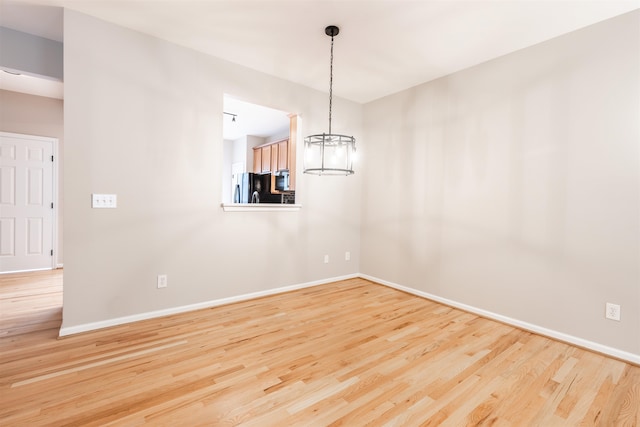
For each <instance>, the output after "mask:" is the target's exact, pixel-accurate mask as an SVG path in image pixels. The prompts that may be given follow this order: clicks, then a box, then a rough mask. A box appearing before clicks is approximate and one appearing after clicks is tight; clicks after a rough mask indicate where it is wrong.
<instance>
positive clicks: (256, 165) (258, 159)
mask: <svg viewBox="0 0 640 427" xmlns="http://www.w3.org/2000/svg"><path fill="white" fill-rule="evenodd" d="M253 172H254V173H260V172H262V148H254V149H253Z"/></svg>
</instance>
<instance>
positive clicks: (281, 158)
mask: <svg viewBox="0 0 640 427" xmlns="http://www.w3.org/2000/svg"><path fill="white" fill-rule="evenodd" d="M288 145H289V140H288V139H285V140H284V141H282V142H279V143H278V168H277V170H282V169H289V147H288Z"/></svg>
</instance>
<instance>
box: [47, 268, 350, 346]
mask: <svg viewBox="0 0 640 427" xmlns="http://www.w3.org/2000/svg"><path fill="white" fill-rule="evenodd" d="M355 277H359V275H358V274H349V275H346V276H339V277H332V278H329V279H322V280H316V281H313V282H306V283H300V284H298V285H291V286H284V287H281V288H275V289H269V290H266V291H260V292H252V293H249V294H243V295H237V296H233V297H228V298H222V299H217V300H212V301H205V302H201V303H196V304H189V305H183V306H179V307H171V308H166V309H163V310H156V311H150V312H146V313H140V314H134V315H131V316H124V317H117V318H114V319H108V320H101V321H99V322H91V323H84V324H82V325H75V326H64V324H63V325H62V327H61V328H60V332H59V334H58V335H59V336H60V337H65V336H68V335H74V334H79V333H82V332H89V331H94V330H97V329H103V328H109V327H111V326H117V325H123V324H125V323H132V322H139V321H141V320H147V319H154V318H156V317H162V316H170V315H172V314H179V313H185V312H188V311H193V310H201V309H203V308H210V307H217V306H220V305H226V304H232V303H234V302H240V301H246V300H250V299H254V298H261V297H265V296H269V295H276V294H281V293H284V292H290V291H295V290H298V289H304V288H310V287H312V286H318V285H323V284H325V283H331V282H337V281H340V280H347V279H353V278H355ZM63 323H64V321H63Z"/></svg>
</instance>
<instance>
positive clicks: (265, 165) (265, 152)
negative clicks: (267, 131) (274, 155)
mask: <svg viewBox="0 0 640 427" xmlns="http://www.w3.org/2000/svg"><path fill="white" fill-rule="evenodd" d="M261 172H262V173H267V172H271V146H270V145H267V146H264V147H262V170H261Z"/></svg>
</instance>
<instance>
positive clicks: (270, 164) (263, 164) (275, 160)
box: [253, 139, 289, 173]
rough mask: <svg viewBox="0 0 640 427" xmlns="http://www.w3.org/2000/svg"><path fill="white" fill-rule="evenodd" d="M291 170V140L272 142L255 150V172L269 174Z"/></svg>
mask: <svg viewBox="0 0 640 427" xmlns="http://www.w3.org/2000/svg"><path fill="white" fill-rule="evenodd" d="M283 169H289V140H288V139H285V140H283V141H278V142H271V143H269V144H265V145H261V146H259V147H255V148H254V149H253V172H254V173H269V172H276V171H279V170H283Z"/></svg>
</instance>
